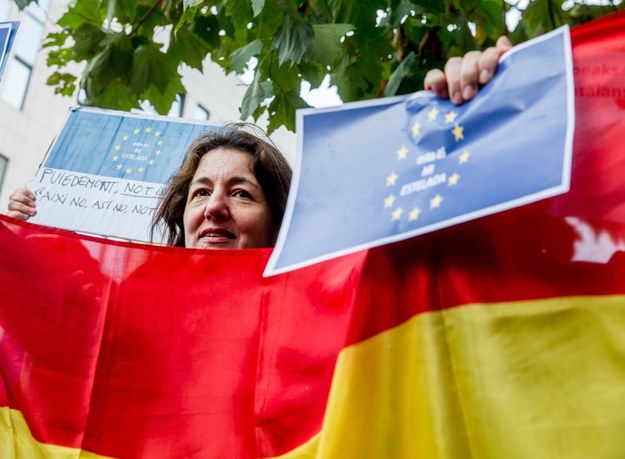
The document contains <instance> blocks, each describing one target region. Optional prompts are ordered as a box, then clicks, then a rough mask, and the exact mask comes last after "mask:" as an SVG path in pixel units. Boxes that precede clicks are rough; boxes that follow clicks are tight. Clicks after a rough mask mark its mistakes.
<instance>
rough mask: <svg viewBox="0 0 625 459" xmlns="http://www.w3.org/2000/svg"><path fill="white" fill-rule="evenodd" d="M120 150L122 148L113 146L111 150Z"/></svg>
mask: <svg viewBox="0 0 625 459" xmlns="http://www.w3.org/2000/svg"><path fill="white" fill-rule="evenodd" d="M121 148H122V147H120V146H119V145H115V146H114V147H113V149H114V150H115V151H119V150H121Z"/></svg>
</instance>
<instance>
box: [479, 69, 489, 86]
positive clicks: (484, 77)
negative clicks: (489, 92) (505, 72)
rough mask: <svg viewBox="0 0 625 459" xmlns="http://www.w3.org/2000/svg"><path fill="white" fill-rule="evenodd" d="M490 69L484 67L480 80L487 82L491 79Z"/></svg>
mask: <svg viewBox="0 0 625 459" xmlns="http://www.w3.org/2000/svg"><path fill="white" fill-rule="evenodd" d="M490 76H491V75H490V70H487V69H484V70H482V71H481V72H480V82H481V83H486V82H487V81H488V80H489V79H490Z"/></svg>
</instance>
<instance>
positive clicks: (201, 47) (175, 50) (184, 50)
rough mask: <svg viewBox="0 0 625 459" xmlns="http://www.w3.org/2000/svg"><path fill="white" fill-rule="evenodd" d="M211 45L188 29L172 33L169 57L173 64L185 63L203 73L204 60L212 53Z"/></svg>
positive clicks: (168, 50) (183, 28) (168, 51)
mask: <svg viewBox="0 0 625 459" xmlns="http://www.w3.org/2000/svg"><path fill="white" fill-rule="evenodd" d="M210 50H211V47H210V46H209V44H208V43H207V42H206V41H204V40H202V39H201V38H200V37H199V36H198V35H196V34H194V33H193V32H192V31H191V30H189V29H188V28H187V27H181V28H180V29H178V31H177V32H174V31H172V34H171V39H170V45H169V48H168V49H167V56H168V58H169V59H170V60H171V61H172V62H185V63H186V64H187V65H189V66H191V67H192V68H194V69H198V70H199V71H202V68H203V66H202V64H203V62H204V59H205V58H206V56H207V55H208V53H209V52H210Z"/></svg>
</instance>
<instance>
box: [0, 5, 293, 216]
mask: <svg viewBox="0 0 625 459" xmlns="http://www.w3.org/2000/svg"><path fill="white" fill-rule="evenodd" d="M66 5H67V0H39V2H38V5H35V4H31V5H30V6H29V7H28V8H27V9H26V10H24V11H21V12H20V11H19V10H18V9H17V7H16V6H15V4H14V2H13V1H11V0H0V21H14V20H19V21H21V24H20V28H19V31H18V34H17V37H16V39H15V42H14V44H13V50H12V52H11V55H10V57H9V61H8V63H7V66H6V69H5V72H4V75H3V77H2V81H0V212H3V213H4V212H6V209H7V200H8V197H9V195H10V194H11V192H12V191H13V190H14V189H16V188H17V187H19V186H23V185H24V184H26V183H28V182H29V181H30V180H32V178H33V177H34V175H35V173H36V171H37V168H38V167H39V165H40V164H41V162H42V161H43V159H44V156H45V154H46V151H47V150H48V148H49V146H50V144H51V143H52V141H53V140H54V137H55V136H56V135H57V134H58V133H59V132H60V130H61V129H62V127H63V124H64V122H65V118H66V116H67V113H68V110H69V108H70V107H74V106H76V105H78V102H77V97H76V96H74V97H64V96H60V95H56V94H54V89H53V88H52V87H50V86H48V85H47V84H46V80H47V78H48V76H49V75H50V74H51V73H52V70H50V69H49V68H48V67H47V66H46V53H45V50H42V49H41V44H42V42H43V39H44V38H45V36H46V35H47V33H48V32H49V31H50V30H54V28H55V27H56V21H57V19H58V18H60V17H61V16H62V14H63V13H64V11H65V9H66V8H67V6H66ZM78 70H79V69H78ZM182 75H183V82H184V85H185V87H186V89H187V93H186V94H184V95H182V96H181V97H180V98H179V100H178V101H177V103H176V104H174V106H173V107H172V109H171V111H170V116H182V117H184V118H194V119H210V120H213V121H237V120H239V106H240V103H241V101H242V100H243V94H244V93H245V90H246V85H245V84H244V83H242V82H241V81H240V80H239V78H237V77H236V76H234V75H228V76H226V75H225V74H224V72H223V71H222V70H221V68H220V67H219V66H217V65H216V64H214V63H212V62H211V61H210V59H207V60H206V62H205V65H204V71H203V72H198V71H196V70H193V69H188V68H187V69H183V70H182ZM259 124H260V125H261V127H266V126H265V125H264V124H265V123H264V122H263V121H262V120H261V122H260V123H259ZM272 139H273V141H274V142H275V143H276V144H277V145H278V147H280V148H281V150H282V151H283V152H284V154H285V155H286V156H287V158H288V159H289V160H290V161H291V162H293V159H294V154H295V135H294V134H293V133H290V132H288V131H287V130H286V129H284V128H280V129H279V130H277V131H276V132H275V133H274V134H273V135H272Z"/></svg>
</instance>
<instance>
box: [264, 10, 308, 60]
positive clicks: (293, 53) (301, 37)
mask: <svg viewBox="0 0 625 459" xmlns="http://www.w3.org/2000/svg"><path fill="white" fill-rule="evenodd" d="M313 38H314V31H313V28H312V26H311V25H310V24H308V23H307V22H304V21H301V20H297V21H294V20H293V19H291V18H290V16H286V17H285V18H284V23H283V24H282V27H280V29H278V33H277V34H276V37H275V39H274V41H273V47H274V48H275V49H277V50H278V61H279V63H280V64H282V63H283V62H284V61H286V60H287V59H289V60H292V61H293V62H295V63H298V62H299V61H300V60H301V59H302V56H303V55H304V53H305V52H306V49H308V45H309V44H310V42H311V41H312V40H313Z"/></svg>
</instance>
